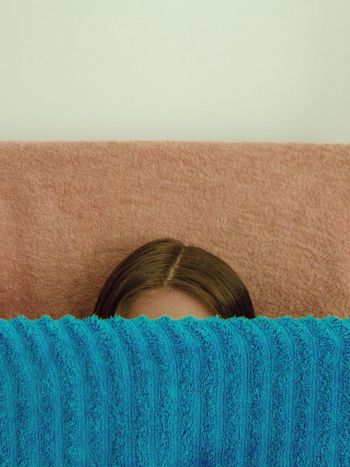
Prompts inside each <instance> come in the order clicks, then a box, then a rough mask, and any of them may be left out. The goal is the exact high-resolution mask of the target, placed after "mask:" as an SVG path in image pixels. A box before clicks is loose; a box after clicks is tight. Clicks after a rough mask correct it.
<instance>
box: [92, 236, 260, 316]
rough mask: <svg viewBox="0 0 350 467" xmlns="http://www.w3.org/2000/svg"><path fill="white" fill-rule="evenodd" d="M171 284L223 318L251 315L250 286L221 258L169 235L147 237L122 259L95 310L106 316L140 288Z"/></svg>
mask: <svg viewBox="0 0 350 467" xmlns="http://www.w3.org/2000/svg"><path fill="white" fill-rule="evenodd" d="M154 288H171V289H177V290H181V291H183V292H187V293H190V294H191V295H192V296H193V297H195V298H196V299H199V300H200V301H201V302H202V303H203V304H205V305H206V306H207V307H208V308H209V310H210V311H211V312H212V313H213V315H215V314H219V315H220V316H221V317H222V318H231V317H234V316H237V317H238V316H242V317H246V318H255V312H254V308H253V304H252V301H251V298H250V296H249V292H248V290H247V288H246V286H245V284H244V283H243V281H242V279H241V278H240V277H239V276H238V274H237V273H236V272H235V271H234V270H233V269H232V268H231V267H230V266H229V265H228V264H227V263H225V262H224V261H223V260H222V259H220V258H218V257H217V256H215V255H214V254H212V253H209V252H207V251H206V250H204V249H202V248H199V247H197V246H194V245H185V244H184V243H182V242H181V241H179V240H175V239H173V238H162V239H157V240H153V241H151V242H149V243H146V244H144V245H142V246H140V247H139V248H137V249H136V250H135V251H133V252H132V253H130V254H129V255H128V256H127V257H126V258H125V259H124V260H122V261H121V262H120V263H119V264H118V265H117V266H116V268H115V269H114V270H113V272H112V273H111V275H110V276H109V277H108V279H107V281H106V282H105V284H104V286H103V287H102V289H101V291H100V294H99V297H98V300H97V303H96V305H95V309H94V311H93V314H95V315H97V316H99V317H100V318H109V317H112V316H114V315H115V314H120V313H118V309H119V308H121V307H125V306H128V305H129V304H130V303H131V302H132V301H134V300H135V299H136V298H137V297H138V296H139V295H140V294H141V293H142V292H144V291H147V290H149V289H154Z"/></svg>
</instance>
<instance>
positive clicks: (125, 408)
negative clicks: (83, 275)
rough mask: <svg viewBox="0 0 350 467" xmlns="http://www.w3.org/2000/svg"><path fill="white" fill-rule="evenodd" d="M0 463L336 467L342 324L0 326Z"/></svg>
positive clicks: (346, 436)
mask: <svg viewBox="0 0 350 467" xmlns="http://www.w3.org/2000/svg"><path fill="white" fill-rule="evenodd" d="M0 465H1V466H9V467H10V466H40V467H41V466H62V465H63V466H74V467H77V466H104V467H105V466H119V465H120V466H133V467H135V466H142V467H144V466H167V467H169V466H183V467H185V466H186V467H187V466H195V465H205V466H241V465H246V466H270V465H271V466H289V465H291V466H292V465H293V466H298V467H299V466H327V467H329V466H349V465H350V318H346V319H345V318H344V319H342V318H338V317H335V316H329V317H326V318H322V319H320V318H315V317H313V316H311V315H309V316H307V317H303V318H292V317H290V316H285V317H282V318H276V319H270V318H267V317H262V316H259V317H257V318H254V319H246V318H243V317H240V318H230V319H226V320H225V319H221V318H218V317H213V318H208V319H203V320H199V319H196V318H193V317H186V318H183V319H180V320H173V319H171V318H170V317H168V316H163V317H162V318H160V319H157V320H150V319H148V318H146V317H145V316H141V317H138V318H136V319H129V320H128V319H124V318H122V317H120V316H115V317H113V318H109V319H105V320H103V319H100V318H98V317H96V316H91V317H89V318H85V319H77V318H75V317H73V316H71V315H66V316H64V317H63V318H60V319H56V320H55V319H52V318H50V317H49V316H47V315H45V316H43V317H41V318H40V319H36V320H29V319H27V318H26V317H24V316H19V317H17V318H13V319H11V320H0Z"/></svg>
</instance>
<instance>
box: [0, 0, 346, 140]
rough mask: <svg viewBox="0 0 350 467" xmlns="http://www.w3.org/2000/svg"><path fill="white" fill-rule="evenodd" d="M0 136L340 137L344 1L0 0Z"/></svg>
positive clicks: (343, 116)
mask: <svg viewBox="0 0 350 467" xmlns="http://www.w3.org/2000/svg"><path fill="white" fill-rule="evenodd" d="M0 54H1V57H0V140H5V141H6V140H200V141H212V140H215V141H276V142H287V141H290V142H291V141H295V142H298V141H300V142H319V143H349V142H350V2H349V1H348V0H332V1H330V0H293V1H291V0H290V1H283V0H266V1H264V2H263V1H261V0H251V1H242V0H241V1H234V0H222V1H216V2H214V1H208V0H201V1H199V0H176V1H175V0H174V1H166V0H152V1H141V0H140V1H135V0H124V1H117V0H113V1H112V0H108V1H106V0H100V1H97V0H95V1H92V0H84V1H61V2H60V1H57V0H55V1H53V0H25V1H24V0H22V1H19V0H17V1H16V0H13V1H5V0H0Z"/></svg>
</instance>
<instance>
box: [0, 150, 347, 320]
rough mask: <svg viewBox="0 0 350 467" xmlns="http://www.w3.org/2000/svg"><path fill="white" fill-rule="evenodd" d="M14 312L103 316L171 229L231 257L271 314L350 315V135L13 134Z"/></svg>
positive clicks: (8, 180) (8, 301) (8, 169)
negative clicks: (322, 140) (211, 138)
mask: <svg viewBox="0 0 350 467" xmlns="http://www.w3.org/2000/svg"><path fill="white" fill-rule="evenodd" d="M0 177H1V184H0V238H1V242H0V264H1V268H0V317H1V318H2V319H10V318H12V317H15V316H19V315H25V316H27V317H28V318H30V319H36V318H38V317H40V316H42V315H49V316H51V317H52V318H54V319H55V318H60V317H62V316H63V315H66V314H71V315H73V316H76V317H77V318H83V317H86V316H89V315H91V313H92V311H93V308H94V305H95V303H96V300H97V297H98V294H99V291H100V289H101V287H102V286H103V284H104V282H105V280H106V279H107V277H108V276H109V274H110V273H111V272H112V270H113V269H114V267H115V266H116V265H117V263H119V262H120V261H121V260H122V259H123V258H124V257H125V256H126V255H127V254H129V253H130V252H131V251H133V250H134V249H135V248H137V247H139V246H140V245H142V244H143V243H146V242H148V241H150V240H153V239H155V238H161V237H164V236H171V237H173V238H177V239H179V240H182V241H184V242H185V243H192V244H196V245H197V246H200V247H202V248H205V249H207V250H208V251H210V252H212V253H214V254H216V255H218V256H220V257H221V258H222V259H223V260H225V261H226V262H228V263H229V264H230V265H231V266H232V267H233V269H234V270H235V271H236V272H237V273H238V274H239V275H240V277H241V278H242V280H243V281H244V282H245V284H246V286H247V287H248V289H249V292H250V295H251V298H252V301H253V304H254V307H255V310H256V313H257V315H264V316H269V317H271V318H274V317H279V316H283V315H289V316H293V317H298V316H307V315H309V314H311V315H314V316H317V317H324V316H328V315H333V316H338V317H348V316H350V145H345V144H304V143H244V142H243V143H237V142H232V143H231V142H190V141H189V142H187V141H185V142H178V141H97V142H95V141H76V142H73V141H69V142H61V141H51V142H0Z"/></svg>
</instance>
